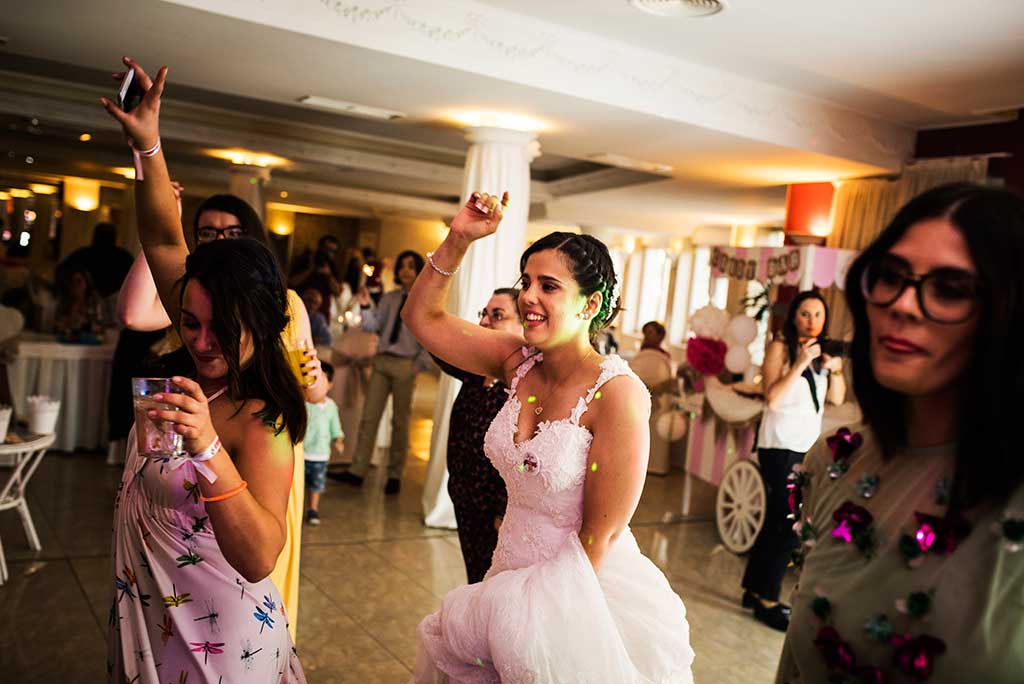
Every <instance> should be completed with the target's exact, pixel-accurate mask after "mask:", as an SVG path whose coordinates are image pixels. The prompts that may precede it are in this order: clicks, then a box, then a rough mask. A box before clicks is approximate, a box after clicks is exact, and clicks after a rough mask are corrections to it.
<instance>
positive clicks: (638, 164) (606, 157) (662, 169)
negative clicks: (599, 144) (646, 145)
mask: <svg viewBox="0 0 1024 684" xmlns="http://www.w3.org/2000/svg"><path fill="white" fill-rule="evenodd" d="M589 159H590V161H595V162H598V163H599V164H608V165H609V166H617V167H619V168H620V169H629V170H631V171H645V172H647V173H670V172H671V171H672V166H671V165H669V164H658V163H657V162H649V161H643V160H642V159H633V158H632V157H627V156H626V155H624V154H615V153H614V152H603V153H601V154H592V155H590V157H589Z"/></svg>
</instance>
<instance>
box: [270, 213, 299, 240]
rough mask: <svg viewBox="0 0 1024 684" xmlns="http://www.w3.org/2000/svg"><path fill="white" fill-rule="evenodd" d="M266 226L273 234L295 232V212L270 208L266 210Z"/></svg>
mask: <svg viewBox="0 0 1024 684" xmlns="http://www.w3.org/2000/svg"><path fill="white" fill-rule="evenodd" d="M267 228H269V229H270V232H271V233H273V234H274V235H291V234H292V233H294V232H295V213H294V212H291V211H281V210H280V209H271V210H269V211H268V212H267Z"/></svg>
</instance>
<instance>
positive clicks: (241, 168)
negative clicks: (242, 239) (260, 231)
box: [228, 164, 270, 221]
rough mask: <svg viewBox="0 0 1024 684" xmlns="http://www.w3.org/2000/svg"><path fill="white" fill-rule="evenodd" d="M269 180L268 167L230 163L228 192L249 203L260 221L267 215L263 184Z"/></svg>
mask: <svg viewBox="0 0 1024 684" xmlns="http://www.w3.org/2000/svg"><path fill="white" fill-rule="evenodd" d="M268 181H270V169H266V168H262V167H259V166H247V165H244V164H232V165H231V176H230V178H229V179H228V193H230V194H232V195H234V196H236V197H241V198H242V199H244V200H245V201H246V202H248V203H249V206H251V207H252V208H253V209H255V210H256V213H257V214H258V215H259V217H260V220H261V221H262V220H263V219H264V218H266V215H267V204H266V201H265V199H264V197H263V186H265V185H266V184H267V182H268Z"/></svg>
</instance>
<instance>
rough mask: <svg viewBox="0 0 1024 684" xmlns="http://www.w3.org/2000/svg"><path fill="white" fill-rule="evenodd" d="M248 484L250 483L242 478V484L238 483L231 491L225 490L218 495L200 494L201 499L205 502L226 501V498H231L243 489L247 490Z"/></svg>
mask: <svg viewBox="0 0 1024 684" xmlns="http://www.w3.org/2000/svg"><path fill="white" fill-rule="evenodd" d="M248 486H249V483H248V482H246V481H245V480H242V484H240V485H238V486H237V487H235V488H234V489H232V490H231V491H230V492H224V493H223V494H218V495H217V496H203V495H201V494H200V495H199V500H200V501H202V502H203V503H212V502H214V501H224V500H225V499H230V498H231V497H233V496H235V495H236V494H241V493H242V492H243V491H245V489H246V488H247V487H248Z"/></svg>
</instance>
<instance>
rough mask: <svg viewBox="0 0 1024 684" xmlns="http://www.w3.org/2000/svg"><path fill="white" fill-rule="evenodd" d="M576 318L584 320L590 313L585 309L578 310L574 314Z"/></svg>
mask: <svg viewBox="0 0 1024 684" xmlns="http://www.w3.org/2000/svg"><path fill="white" fill-rule="evenodd" d="M576 318H578V319H580V320H581V321H586V320H588V319H589V318H590V314H588V313H587V312H586V311H580V312H579V313H578V314H576Z"/></svg>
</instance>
